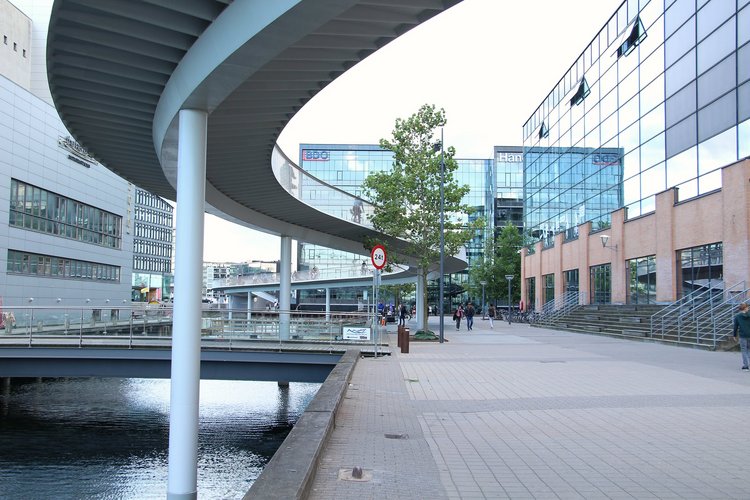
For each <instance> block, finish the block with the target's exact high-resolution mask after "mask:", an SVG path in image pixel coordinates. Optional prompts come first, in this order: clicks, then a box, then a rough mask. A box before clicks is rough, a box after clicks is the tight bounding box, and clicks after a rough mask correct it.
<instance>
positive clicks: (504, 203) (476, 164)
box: [298, 144, 523, 303]
mask: <svg viewBox="0 0 750 500" xmlns="http://www.w3.org/2000/svg"><path fill="white" fill-rule="evenodd" d="M522 153H523V151H522V148H520V147H515V148H514V147H502V146H498V147H495V153H494V159H458V158H457V159H456V161H457V162H458V169H457V170H456V171H455V172H454V174H453V175H454V179H455V180H456V182H457V183H458V184H459V185H462V184H466V185H468V186H469V187H470V191H469V193H468V194H466V196H465V197H464V199H463V200H462V203H463V204H465V205H468V206H470V207H472V208H473V209H474V212H473V213H472V214H471V215H470V216H469V217H470V218H472V219H475V218H478V217H481V218H484V219H485V230H484V231H478V232H477V234H476V235H475V237H474V238H472V239H471V240H470V241H469V243H468V244H467V245H466V254H467V259H468V261H469V265H471V263H472V262H473V261H474V260H475V259H477V258H481V257H482V256H483V255H484V247H485V242H486V241H487V240H488V239H489V238H491V237H492V234H493V231H494V229H495V227H499V226H504V225H505V224H506V223H507V221H511V222H512V223H513V224H516V225H517V226H521V224H522V216H521V213H522V210H523V208H522V196H523V157H522ZM392 164H393V153H392V152H390V151H388V150H384V149H382V148H380V146H378V145H359V144H348V145H347V144H301V145H300V148H299V165H300V167H301V168H302V169H303V170H305V171H307V172H309V173H310V174H311V175H312V176H314V177H316V178H317V179H320V180H321V181H323V182H325V183H327V184H330V185H332V186H335V187H337V188H339V189H341V190H343V191H346V192H348V193H350V194H352V195H354V196H362V183H363V182H364V180H365V178H367V176H368V175H370V174H371V173H373V172H382V171H387V170H390V169H391V167H392ZM301 182H302V185H301V186H300V194H301V197H302V200H303V201H305V202H307V203H309V204H310V205H313V206H316V207H318V206H320V205H321V204H325V203H326V200H325V197H329V196H330V191H329V190H326V191H325V192H323V191H320V190H319V189H318V187H317V185H315V184H314V183H312V182H310V181H308V182H307V184H305V179H302V181H301ZM500 195H502V199H501V198H498V197H499V196H500ZM496 207H501V209H502V210H503V211H502V212H499V211H498V210H497V209H496ZM497 213H501V214H502V217H501V218H499V219H498V218H497V217H496V214H497ZM351 217H352V219H351V220H352V221H354V222H360V221H359V220H357V218H358V217H361V213H360V212H359V211H357V210H356V207H352V211H351ZM465 220H466V221H468V219H465ZM519 229H520V227H519ZM363 259H364V260H365V261H368V260H369V256H365V257H363V256H361V255H356V254H351V253H346V252H341V251H338V250H331V249H327V248H324V247H321V246H318V245H311V244H307V243H301V244H300V246H299V249H298V267H299V269H300V270H310V269H312V268H313V267H316V268H317V269H318V270H319V271H320V273H321V274H320V276H321V277H323V276H328V275H329V274H330V276H328V277H336V276H339V275H342V276H345V275H349V276H351V275H357V274H361V263H362V261H363ZM366 268H367V271H368V274H369V272H371V266H370V265H369V264H366ZM467 280H468V273H459V274H457V275H454V276H451V277H450V283H451V286H453V285H458V286H462V285H465V284H466V282H467ZM459 300H461V301H466V297H458V298H456V299H455V301H456V303H457V301H459Z"/></svg>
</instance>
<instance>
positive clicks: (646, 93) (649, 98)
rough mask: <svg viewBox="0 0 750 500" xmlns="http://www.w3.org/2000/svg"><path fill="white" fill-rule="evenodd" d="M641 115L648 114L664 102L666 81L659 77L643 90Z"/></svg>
mask: <svg viewBox="0 0 750 500" xmlns="http://www.w3.org/2000/svg"><path fill="white" fill-rule="evenodd" d="M640 98H641V113H648V112H649V111H650V110H652V109H654V107H656V106H658V105H659V104H661V103H662V102H664V79H663V77H661V76H660V77H659V78H657V79H656V80H654V81H653V82H651V83H649V84H648V85H647V86H645V87H644V88H643V89H642V90H641V95H640Z"/></svg>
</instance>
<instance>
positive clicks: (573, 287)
mask: <svg viewBox="0 0 750 500" xmlns="http://www.w3.org/2000/svg"><path fill="white" fill-rule="evenodd" d="M563 280H564V282H563V286H564V287H565V291H566V292H577V291H578V288H579V284H578V280H579V277H578V269H570V270H569V271H564V272H563Z"/></svg>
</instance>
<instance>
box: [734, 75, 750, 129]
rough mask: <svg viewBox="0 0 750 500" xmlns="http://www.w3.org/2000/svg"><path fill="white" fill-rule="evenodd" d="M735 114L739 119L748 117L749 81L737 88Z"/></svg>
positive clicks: (749, 115) (749, 112) (749, 107)
mask: <svg viewBox="0 0 750 500" xmlns="http://www.w3.org/2000/svg"><path fill="white" fill-rule="evenodd" d="M737 115H738V116H739V121H743V120H747V119H748V118H750V82H746V83H744V84H743V85H742V86H741V87H740V88H739V90H738V96H737Z"/></svg>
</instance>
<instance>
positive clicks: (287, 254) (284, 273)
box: [279, 236, 292, 340]
mask: <svg viewBox="0 0 750 500" xmlns="http://www.w3.org/2000/svg"><path fill="white" fill-rule="evenodd" d="M280 266H281V269H280V271H281V272H280V273H279V338H280V339H281V340H289V308H290V304H291V295H292V238H291V237H289V236H282V237H281V255H280Z"/></svg>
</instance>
